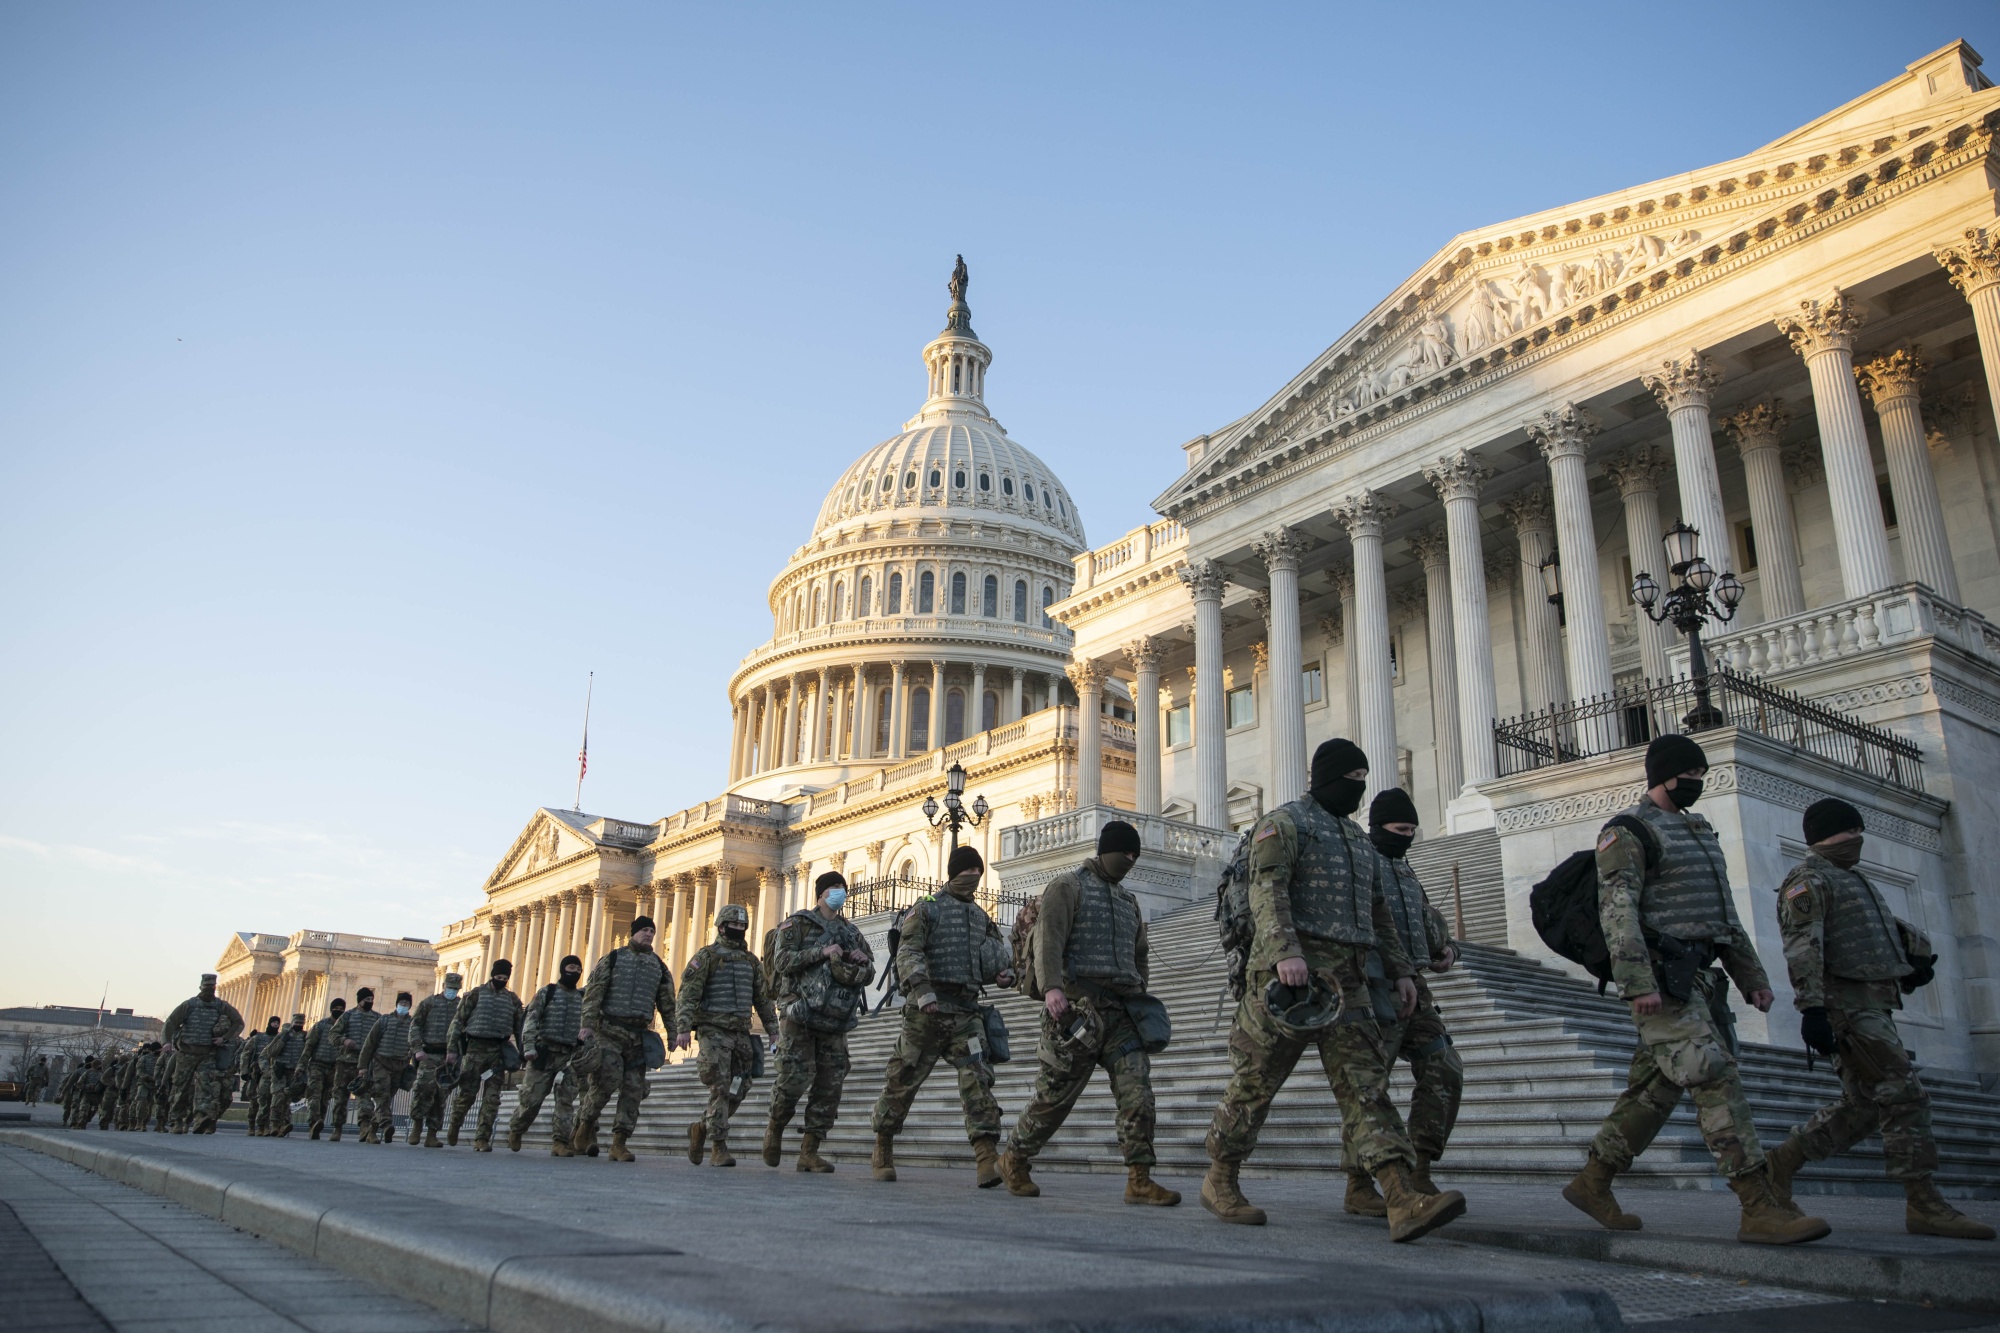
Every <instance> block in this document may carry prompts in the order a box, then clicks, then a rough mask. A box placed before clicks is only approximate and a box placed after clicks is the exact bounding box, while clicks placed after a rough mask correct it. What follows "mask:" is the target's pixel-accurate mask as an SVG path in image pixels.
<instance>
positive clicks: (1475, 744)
mask: <svg viewBox="0 0 2000 1333" xmlns="http://www.w3.org/2000/svg"><path fill="white" fill-rule="evenodd" d="M1492 475H1493V473H1492V469H1490V468H1488V467H1487V466H1486V465H1485V464H1484V463H1482V462H1480V461H1479V459H1478V457H1477V456H1475V455H1474V454H1472V453H1471V452H1469V451H1468V450H1464V449H1461V450H1459V451H1458V452H1457V453H1456V454H1448V455H1446V456H1445V457H1443V458H1440V459H1438V461H1437V462H1436V463H1435V464H1433V465H1432V466H1430V467H1427V468H1425V469H1424V479H1425V480H1426V481H1428V482H1430V484H1431V485H1432V486H1433V487H1434V488H1435V489H1436V490H1437V493H1438V498H1439V499H1441V500H1443V501H1444V528H1445V546H1446V551H1447V557H1448V559H1449V560H1450V563H1451V630H1452V646H1453V648H1454V649H1455V650H1456V656H1457V659H1458V661H1457V675H1458V742H1459V754H1460V756H1461V758H1462V760H1463V763H1462V765H1461V768H1462V771H1463V773H1464V781H1465V783H1466V785H1468V786H1471V785H1473V784H1476V783H1480V782H1487V781H1490V780H1491V779H1492V778H1493V777H1494V775H1495V774H1496V773H1497V771H1498V769H1497V768H1496V766H1495V764H1494V760H1493V720H1494V716H1495V714H1497V713H1498V712H1499V711H1500V705H1499V704H1498V702H1496V700H1497V697H1498V696H1497V695H1496V693H1495V690H1494V683H1493V633H1492V629H1491V627H1490V624H1489V620H1488V616H1487V611H1486V555H1485V551H1484V550H1483V548H1482V546H1481V540H1480V533H1479V488H1480V487H1481V486H1483V485H1485V484H1486V479H1487V478H1488V477H1490V476H1492ZM1435 600H1436V599H1435V598H1434V599H1433V601H1435ZM1457 794H1458V793H1457V792H1456V791H1453V792H1447V793H1445V798H1444V799H1445V801H1446V802H1447V803H1449V802H1450V801H1451V799H1452V798H1453V797H1454V796H1456V795H1457Z"/></svg>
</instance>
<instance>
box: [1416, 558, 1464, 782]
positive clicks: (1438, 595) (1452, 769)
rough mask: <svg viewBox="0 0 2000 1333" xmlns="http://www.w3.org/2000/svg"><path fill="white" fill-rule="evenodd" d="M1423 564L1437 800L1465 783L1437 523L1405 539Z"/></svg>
mask: <svg viewBox="0 0 2000 1333" xmlns="http://www.w3.org/2000/svg"><path fill="white" fill-rule="evenodd" d="M1410 549H1411V550H1412V551H1414V552H1416V556H1417V559H1418V560H1419V561H1420V562H1421V563H1422V564H1423V567H1424V604H1425V606H1426V607H1427V608H1428V612H1429V620H1428V621H1427V623H1426V625H1425V629H1426V630H1427V632H1428V633H1429V636H1430V642H1431V725H1432V726H1433V727H1435V728H1436V734H1437V775H1438V804H1439V805H1444V804H1446V803H1448V802H1449V801H1450V800H1451V798H1452V797H1454V796H1456V795H1458V789H1459V788H1460V787H1463V786H1464V785H1465V753H1464V749H1463V746H1462V743H1461V740H1460V738H1461V736H1462V735H1463V734H1464V733H1463V731H1462V730H1461V728H1460V725H1459V723H1460V719H1459V714H1458V708H1459V704H1458V644H1457V638H1456V635H1455V634H1454V633H1453V627H1452V618H1451V534H1450V532H1449V530H1448V529H1447V528H1446V526H1445V525H1444V524H1442V523H1439V524H1436V525H1434V526H1432V527H1428V528H1425V529H1424V530H1423V531H1422V532H1419V533H1418V534H1417V535H1416V536H1414V537H1412V538H1410Z"/></svg>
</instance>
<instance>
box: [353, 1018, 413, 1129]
mask: <svg viewBox="0 0 2000 1333" xmlns="http://www.w3.org/2000/svg"><path fill="white" fill-rule="evenodd" d="M416 1026H417V1022H416V1018H415V1016H413V1015H412V1014H411V1013H410V993H409V992H408V991H398V992H397V993H396V1007H395V1008H394V1009H393V1010H391V1011H390V1012H389V1013H386V1014H384V1015H382V1018H381V1020H380V1021H379V1022H377V1023H376V1024H375V1026H374V1027H372V1028H370V1029H369V1030H368V1035H367V1036H366V1037H364V1038H363V1039H362V1041H361V1059H360V1073H359V1075H358V1077H359V1079H360V1081H361V1103H360V1110H359V1111H358V1112H357V1113H356V1123H358V1124H359V1125H360V1126H361V1141H362V1142H363V1143H394V1142H395V1141H396V1094H397V1093H398V1092H400V1091H401V1090H402V1087H403V1071H404V1070H406V1069H408V1068H409V1067H410V1053H411V1052H412V1051H413V1050H415V1049H416V1035H417V1033H416ZM410 1137H411V1138H415V1137H416V1122H415V1121H411V1122H410Z"/></svg>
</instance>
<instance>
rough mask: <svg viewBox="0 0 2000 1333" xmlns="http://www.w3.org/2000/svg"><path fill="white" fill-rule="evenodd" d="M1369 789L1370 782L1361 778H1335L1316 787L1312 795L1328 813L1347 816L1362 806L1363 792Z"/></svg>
mask: <svg viewBox="0 0 2000 1333" xmlns="http://www.w3.org/2000/svg"><path fill="white" fill-rule="evenodd" d="M1367 789H1368V784H1367V783H1366V782H1363V781H1362V780H1361V779H1360V778H1335V779H1333V780H1332V781H1331V782H1327V783H1324V784H1322V785H1321V786H1318V787H1314V788H1313V790H1312V796H1313V799H1314V800H1315V801H1318V802H1319V803H1320V806H1321V808H1322V809H1324V810H1326V811H1327V812H1328V813H1330V814H1336V815H1342V816H1346V815H1351V814H1353V813H1354V812H1355V811H1356V810H1359V809H1360V808H1361V793H1362V792H1364V791H1366V790H1367Z"/></svg>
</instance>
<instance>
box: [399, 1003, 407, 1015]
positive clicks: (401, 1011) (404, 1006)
mask: <svg viewBox="0 0 2000 1333" xmlns="http://www.w3.org/2000/svg"><path fill="white" fill-rule="evenodd" d="M396 1012H397V1013H399V1014H407V1013H409V1012H410V1006H409V1005H407V1004H399V1005H397V1006H396Z"/></svg>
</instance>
